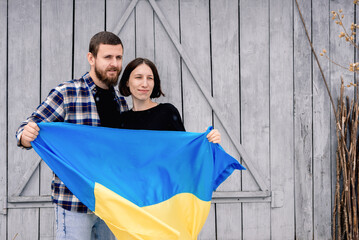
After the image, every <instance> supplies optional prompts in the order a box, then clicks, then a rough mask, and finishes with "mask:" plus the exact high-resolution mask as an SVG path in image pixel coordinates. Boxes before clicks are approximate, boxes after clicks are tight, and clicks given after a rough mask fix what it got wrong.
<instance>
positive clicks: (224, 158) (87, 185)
mask: <svg viewBox="0 0 359 240" xmlns="http://www.w3.org/2000/svg"><path fill="white" fill-rule="evenodd" d="M38 125H39V127H40V132H39V136H38V137H37V138H36V140H35V141H33V142H32V146H33V148H34V149H35V150H36V152H37V153H38V154H39V155H40V157H41V158H42V159H43V160H44V161H45V162H46V163H47V165H48V166H49V167H50V168H51V169H52V170H53V171H54V172H55V173H56V174H57V176H58V177H59V178H60V179H61V180H62V181H63V182H64V183H65V185H66V186H67V187H68V188H69V189H70V190H71V191H72V193H73V194H75V196H76V197H78V198H79V199H80V201H82V202H83V203H84V204H85V205H86V206H87V207H88V208H89V209H90V210H92V211H93V212H94V213H95V214H96V215H98V216H99V217H100V218H102V219H103V220H104V221H105V222H106V224H107V225H108V226H109V228H110V229H111V230H112V232H113V233H114V234H115V236H116V237H117V238H118V239H121V240H122V239H156V240H157V239H166V240H168V239H197V236H198V234H199V232H200V231H201V228H202V226H203V224H204V222H205V220H206V218H207V216H208V213H209V209H210V205H211V198H212V192H213V191H214V190H216V188H217V187H218V186H219V185H220V184H221V183H222V182H223V181H224V180H225V179H226V178H227V177H228V176H229V175H230V174H232V172H233V171H234V170H235V169H239V170H242V169H244V167H243V166H242V165H240V164H239V163H238V161H237V160H236V159H234V158H233V157H231V156H230V155H228V154H227V153H226V152H225V151H224V150H223V149H222V148H221V147H220V145H218V144H213V143H209V142H208V140H207V138H206V135H207V133H208V132H209V131H210V130H211V128H209V129H208V130H207V132H205V133H191V132H170V131H147V130H127V129H112V128H104V127H92V126H85V125H77V124H69V123H39V124H38Z"/></svg>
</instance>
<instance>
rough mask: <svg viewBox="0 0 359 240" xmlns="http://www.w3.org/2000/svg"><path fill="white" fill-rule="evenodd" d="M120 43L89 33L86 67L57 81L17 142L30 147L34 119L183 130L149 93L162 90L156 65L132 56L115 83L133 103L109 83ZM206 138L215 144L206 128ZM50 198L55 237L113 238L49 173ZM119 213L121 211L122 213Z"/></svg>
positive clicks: (216, 137)
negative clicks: (79, 74)
mask: <svg viewBox="0 0 359 240" xmlns="http://www.w3.org/2000/svg"><path fill="white" fill-rule="evenodd" d="M122 58H123V44H122V42H121V40H120V38H119V37H118V36H117V35H115V34H113V33H110V32H106V31H104V32H99V33H97V34H95V35H94V36H93V37H92V38H91V40H90V44H89V53H88V55H87V59H88V62H89V64H90V66H91V67H90V72H89V73H86V74H85V75H83V76H82V77H81V78H80V79H74V80H71V81H68V82H64V83H62V84H60V85H58V86H57V87H56V88H55V89H53V90H51V92H50V93H49V95H48V97H47V98H46V99H45V101H44V102H42V103H41V104H40V106H39V107H38V108H37V109H36V110H35V112H33V113H32V115H31V116H30V117H29V118H28V119H27V120H26V121H24V122H23V123H22V124H21V126H20V127H19V129H18V130H17V132H16V138H17V142H18V146H20V147H23V148H26V149H30V148H31V142H32V141H33V140H34V139H36V137H37V135H38V132H39V130H40V129H39V127H38V126H37V124H36V123H39V122H68V123H75V124H84V125H91V126H102V127H116V128H126V129H146V130H170V131H171V130H172V131H185V128H184V126H183V123H182V120H181V117H180V115H179V112H178V110H177V109H176V108H175V107H174V106H173V105H171V104H169V103H166V104H158V103H156V102H153V101H152V99H153V98H158V97H160V96H161V95H164V94H163V93H162V90H161V85H160V78H159V75H158V72H157V69H156V66H155V65H154V64H153V63H152V62H151V61H150V60H148V59H143V58H136V59H134V60H133V61H131V62H130V63H129V64H128V65H127V67H126V68H125V70H124V73H123V76H122V78H121V80H120V83H119V91H120V93H121V94H122V95H123V96H130V95H131V97H132V102H133V108H132V109H131V110H129V111H128V107H127V104H126V101H125V99H124V98H123V97H120V96H119V94H118V91H117V90H115V88H114V87H115V86H116V85H117V82H118V77H119V75H120V73H121V70H122ZM207 138H208V140H209V141H210V142H214V143H219V142H220V134H219V132H218V131H217V130H212V131H211V132H210V133H209V134H208V135H207ZM51 189H52V199H53V202H54V203H55V218H56V239H86V240H88V239H115V237H114V236H113V235H112V233H111V231H110V230H109V229H108V228H107V226H106V224H105V223H104V222H103V221H102V220H101V219H99V218H98V217H97V216H96V215H94V214H93V213H92V212H91V211H90V210H88V208H87V207H86V206H85V205H84V204H82V203H81V202H80V201H79V200H78V199H77V198H76V196H74V195H73V194H72V193H71V192H70V191H69V189H68V188H67V187H66V186H65V185H64V183H63V182H62V181H61V180H60V179H59V178H58V177H57V176H56V175H55V176H54V179H53V181H52V184H51ZM124 217H125V216H124Z"/></svg>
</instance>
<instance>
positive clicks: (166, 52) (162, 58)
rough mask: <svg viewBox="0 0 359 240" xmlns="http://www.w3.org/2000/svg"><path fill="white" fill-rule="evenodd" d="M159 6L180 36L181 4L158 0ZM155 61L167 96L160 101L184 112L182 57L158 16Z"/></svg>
mask: <svg viewBox="0 0 359 240" xmlns="http://www.w3.org/2000/svg"><path fill="white" fill-rule="evenodd" d="M158 7H159V8H160V9H161V12H162V13H163V14H164V16H165V18H166V19H167V21H168V23H169V24H170V26H171V29H172V30H173V31H174V33H175V34H176V37H177V38H179V4H178V0H170V1H158ZM154 31H155V32H154V36H155V58H154V59H155V61H156V65H157V68H158V72H159V75H160V78H161V87H162V91H163V92H164V93H165V95H166V96H165V97H161V98H160V99H159V100H158V101H159V102H170V103H172V104H174V105H175V106H176V107H177V108H178V109H179V111H180V112H182V111H181V110H182V86H181V58H180V54H179V53H178V51H177V49H176V47H175V46H174V44H173V42H172V40H171V38H170V37H169V36H168V34H167V31H166V29H165V28H164V27H163V25H162V23H161V21H160V20H159V19H158V16H157V15H155V20H154Z"/></svg>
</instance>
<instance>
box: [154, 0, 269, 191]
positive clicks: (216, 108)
mask: <svg viewBox="0 0 359 240" xmlns="http://www.w3.org/2000/svg"><path fill="white" fill-rule="evenodd" d="M148 1H149V2H150V4H151V6H152V8H153V10H154V11H155V13H156V15H157V16H158V18H159V20H160V21H161V23H162V25H163V27H164V29H165V30H166V32H167V34H168V36H169V37H170V38H171V40H172V42H173V44H174V45H175V47H176V48H177V51H178V52H179V54H180V55H181V57H182V59H183V61H184V62H185V64H186V65H187V68H188V69H189V71H190V72H191V74H192V76H193V79H194V81H195V83H196V84H197V86H198V88H199V89H200V91H201V92H202V94H203V96H204V97H205V98H206V100H207V102H208V103H209V105H210V106H211V107H212V109H213V111H214V113H215V114H216V116H217V118H218V119H219V121H220V122H221V124H222V126H223V128H224V130H225V132H226V134H227V135H228V136H229V138H230V140H231V141H232V143H233V145H234V146H235V147H236V149H237V151H238V153H239V154H240V155H241V157H242V158H243V160H244V162H245V163H246V165H247V168H248V169H249V170H250V173H251V174H252V176H253V177H254V180H255V181H256V182H257V184H258V186H259V188H260V189H261V190H262V191H269V188H268V186H267V184H266V182H265V181H264V180H263V178H262V175H261V174H259V172H258V171H257V169H256V168H255V166H254V164H253V163H252V161H251V160H250V158H249V155H248V154H247V152H246V151H245V149H244V148H243V146H242V145H241V144H240V141H239V139H238V138H237V136H236V135H234V134H231V133H230V132H229V131H228V129H227V126H229V125H228V123H226V122H225V121H224V120H223V118H222V115H223V114H222V111H221V109H223V108H221V106H219V105H218V104H217V102H216V101H215V100H214V98H213V97H212V96H211V95H210V91H209V90H208V89H206V88H204V87H203V86H206V85H205V84H203V83H204V81H203V80H202V78H201V76H200V74H199V73H198V71H197V69H196V68H195V65H194V64H193V63H192V61H191V59H190V57H189V56H188V55H187V52H186V51H185V50H184V48H183V46H182V44H181V43H180V41H179V39H178V38H177V36H176V34H175V33H174V31H173V30H172V28H171V26H170V24H169V23H168V21H167V20H166V18H165V16H164V15H163V13H162V12H161V10H160V9H159V7H158V5H157V3H156V2H155V0H148Z"/></svg>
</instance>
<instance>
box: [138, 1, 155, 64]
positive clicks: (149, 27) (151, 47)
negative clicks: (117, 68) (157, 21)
mask: <svg viewBox="0 0 359 240" xmlns="http://www.w3.org/2000/svg"><path fill="white" fill-rule="evenodd" d="M154 31H155V29H154V22H153V9H152V7H151V5H150V3H149V2H148V1H144V0H140V1H139V2H138V3H137V6H136V57H145V58H148V59H150V60H154V56H155V54H154V53H155V40H154Z"/></svg>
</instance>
